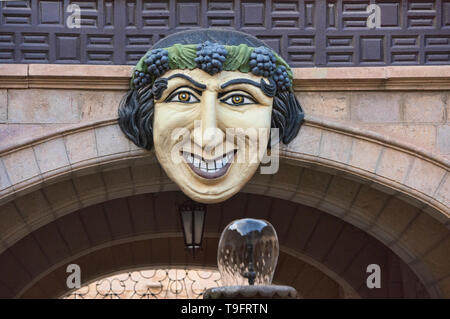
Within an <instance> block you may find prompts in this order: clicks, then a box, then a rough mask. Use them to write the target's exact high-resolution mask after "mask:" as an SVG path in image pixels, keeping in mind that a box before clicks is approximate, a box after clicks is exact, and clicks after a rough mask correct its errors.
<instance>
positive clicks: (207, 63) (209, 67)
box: [195, 41, 228, 75]
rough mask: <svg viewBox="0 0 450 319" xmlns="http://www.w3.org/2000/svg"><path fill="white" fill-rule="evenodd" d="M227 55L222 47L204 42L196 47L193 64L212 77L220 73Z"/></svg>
mask: <svg viewBox="0 0 450 319" xmlns="http://www.w3.org/2000/svg"><path fill="white" fill-rule="evenodd" d="M227 54H228V51H227V50H226V49H225V47H224V46H223V45H220V44H218V43H211V42H209V41H206V42H204V43H202V44H199V45H197V57H196V58H195V62H196V63H197V66H198V67H199V68H200V69H202V70H203V71H205V72H207V73H209V74H211V75H213V74H216V73H218V72H220V71H222V68H223V63H224V62H225V59H226V57H227Z"/></svg>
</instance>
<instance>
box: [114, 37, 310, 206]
mask: <svg viewBox="0 0 450 319" xmlns="http://www.w3.org/2000/svg"><path fill="white" fill-rule="evenodd" d="M130 86H131V89H130V91H129V92H128V93H127V95H126V96H125V97H124V99H123V101H122V103H121V106H120V108H119V124H120V127H121V128H122V130H123V132H124V133H125V134H126V135H127V137H128V138H130V139H131V140H132V141H133V142H134V143H135V144H136V145H138V146H140V147H143V148H146V149H151V148H152V147H154V148H155V153H156V156H157V158H158V160H159V162H160V164H161V166H162V167H163V169H164V170H165V172H166V173H167V175H168V176H169V177H170V178H171V179H172V180H173V181H174V182H175V183H176V184H177V185H178V186H179V187H180V189H181V190H182V191H183V192H184V193H185V194H186V195H187V196H189V197H190V198H192V199H193V200H196V201H198V202H203V203H215V202H221V201H224V200H225V199H227V198H229V197H231V196H232V195H234V194H235V193H237V192H239V190H240V189H241V188H242V187H243V186H244V185H245V183H247V181H248V180H249V179H250V178H251V177H252V176H253V174H254V173H255V171H256V170H257V168H258V166H259V164H260V160H261V156H262V154H263V153H264V151H265V150H266V148H267V145H268V142H269V138H270V129H271V128H275V129H278V130H279V132H278V134H279V138H280V140H282V141H283V142H284V143H285V144H287V143H289V142H290V141H291V140H292V139H293V138H294V137H295V136H296V134H297V132H298V130H299V128H300V125H301V123H302V121H303V111H302V109H301V107H300V105H299V103H298V102H297V100H296V98H295V96H294V94H293V92H292V73H291V71H290V69H289V66H288V65H287V64H286V62H285V61H284V60H283V59H282V58H281V57H279V56H278V55H277V54H276V53H274V52H273V51H272V50H271V49H269V48H268V47H266V46H264V44H263V43H262V42H260V41H259V40H257V39H256V38H253V37H251V36H248V35H245V34H242V33H239V32H235V31H211V30H197V31H187V32H181V33H178V34H174V35H172V36H169V37H168V38H165V39H164V40H162V41H160V42H158V43H157V44H156V45H155V46H154V47H153V49H152V50H151V51H149V52H147V53H146V54H145V55H144V56H143V57H142V59H141V60H140V61H139V63H138V64H137V65H136V67H135V70H134V72H133V76H132V79H131V82H130Z"/></svg>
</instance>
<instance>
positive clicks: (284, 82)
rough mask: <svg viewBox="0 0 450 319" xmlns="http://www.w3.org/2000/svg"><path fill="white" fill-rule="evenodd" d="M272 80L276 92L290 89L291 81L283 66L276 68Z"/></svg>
mask: <svg viewBox="0 0 450 319" xmlns="http://www.w3.org/2000/svg"><path fill="white" fill-rule="evenodd" d="M273 79H274V81H275V83H276V84H277V88H278V91H287V90H289V88H290V87H291V80H290V79H289V75H288V73H287V69H286V67H285V66H284V65H280V66H279V67H277V69H276V70H275V73H274V75H273Z"/></svg>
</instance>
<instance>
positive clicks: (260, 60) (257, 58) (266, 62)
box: [249, 46, 276, 78]
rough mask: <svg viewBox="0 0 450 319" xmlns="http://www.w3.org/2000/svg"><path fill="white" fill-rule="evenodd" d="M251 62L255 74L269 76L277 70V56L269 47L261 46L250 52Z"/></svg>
mask: <svg viewBox="0 0 450 319" xmlns="http://www.w3.org/2000/svg"><path fill="white" fill-rule="evenodd" d="M249 63H250V67H251V69H252V73H253V74H255V75H260V76H264V77H266V78H268V77H270V76H272V74H273V72H274V71H275V67H276V64H275V63H276V57H275V55H274V54H273V53H272V51H271V50H270V49H269V48H266V47H264V46H261V47H257V48H255V49H254V50H253V52H252V54H250V61H249Z"/></svg>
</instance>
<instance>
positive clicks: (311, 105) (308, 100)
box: [296, 92, 350, 120]
mask: <svg viewBox="0 0 450 319" xmlns="http://www.w3.org/2000/svg"><path fill="white" fill-rule="evenodd" d="M296 96H297V98H298V101H299V102H300V104H301V106H302V108H303V110H304V111H305V113H306V114H309V115H315V116H319V117H325V118H330V119H335V120H347V119H348V118H349V114H350V112H349V102H348V100H349V94H348V93H342V92H299V93H297V94H296Z"/></svg>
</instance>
